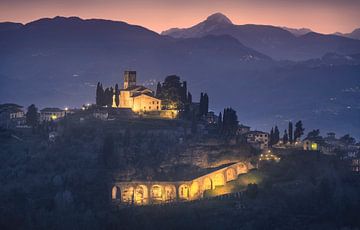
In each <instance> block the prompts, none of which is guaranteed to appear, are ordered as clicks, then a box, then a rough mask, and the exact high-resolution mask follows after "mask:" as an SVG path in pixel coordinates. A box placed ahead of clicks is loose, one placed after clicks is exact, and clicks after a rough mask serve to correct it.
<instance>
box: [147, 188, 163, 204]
mask: <svg viewBox="0 0 360 230" xmlns="http://www.w3.org/2000/svg"><path fill="white" fill-rule="evenodd" d="M150 197H151V201H152V202H153V203H160V202H162V201H163V200H164V187H163V186H161V185H158V184H155V185H153V186H151V189H150Z"/></svg>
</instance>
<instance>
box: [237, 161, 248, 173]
mask: <svg viewBox="0 0 360 230" xmlns="http://www.w3.org/2000/svg"><path fill="white" fill-rule="evenodd" d="M247 171H248V170H247V167H246V165H245V164H243V163H240V164H238V165H237V166H236V173H237V174H238V175H239V174H244V173H247Z"/></svg>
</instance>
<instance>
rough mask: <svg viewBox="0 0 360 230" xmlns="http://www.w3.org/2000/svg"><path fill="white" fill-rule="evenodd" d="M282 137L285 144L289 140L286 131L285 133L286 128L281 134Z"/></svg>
mask: <svg viewBox="0 0 360 230" xmlns="http://www.w3.org/2000/svg"><path fill="white" fill-rule="evenodd" d="M282 139H283V143H284V144H287V143H288V141H289V136H288V133H287V131H286V129H285V130H284V136H283V138H282Z"/></svg>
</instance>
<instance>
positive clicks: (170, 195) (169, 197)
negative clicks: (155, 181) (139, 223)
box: [164, 185, 176, 202]
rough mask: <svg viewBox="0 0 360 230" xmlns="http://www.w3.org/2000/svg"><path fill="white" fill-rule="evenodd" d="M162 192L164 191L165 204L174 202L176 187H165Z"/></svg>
mask: <svg viewBox="0 0 360 230" xmlns="http://www.w3.org/2000/svg"><path fill="white" fill-rule="evenodd" d="M164 190H165V201H166V202H171V201H174V200H176V187H175V186H174V185H166V186H165V188H164Z"/></svg>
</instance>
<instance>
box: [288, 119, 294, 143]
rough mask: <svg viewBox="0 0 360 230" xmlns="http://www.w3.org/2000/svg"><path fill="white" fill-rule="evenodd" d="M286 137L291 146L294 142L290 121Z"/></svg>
mask: <svg viewBox="0 0 360 230" xmlns="http://www.w3.org/2000/svg"><path fill="white" fill-rule="evenodd" d="M288 135H289V142H290V144H292V143H293V142H294V139H293V123H292V122H291V121H290V122H289V130H288Z"/></svg>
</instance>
